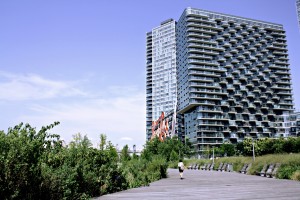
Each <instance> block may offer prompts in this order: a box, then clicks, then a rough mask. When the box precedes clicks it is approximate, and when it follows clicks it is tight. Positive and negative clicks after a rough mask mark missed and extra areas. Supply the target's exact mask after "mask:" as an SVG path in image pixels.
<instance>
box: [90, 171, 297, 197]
mask: <svg viewBox="0 0 300 200" xmlns="http://www.w3.org/2000/svg"><path fill="white" fill-rule="evenodd" d="M168 173H169V178H166V179H162V180H159V181H156V182H153V183H151V184H150V186H148V187H141V188H135V189H130V190H126V191H122V192H117V193H114V194H109V195H105V196H101V197H99V198H96V199H98V200H100V199H101V200H114V199H122V200H125V199H128V200H129V199H139V200H145V199H159V200H160V199H187V200H189V199H205V200H208V199H222V200H223V199H225V200H226V199H251V200H252V199H270V200H271V199H272V200H274V199H276V200H277V199H279V200H296V199H297V200H300V182H298V181H291V180H279V179H273V178H265V177H260V176H251V175H245V174H239V173H235V172H217V171H202V170H185V171H184V179H183V180H180V179H179V173H178V170H175V169H170V170H168Z"/></svg>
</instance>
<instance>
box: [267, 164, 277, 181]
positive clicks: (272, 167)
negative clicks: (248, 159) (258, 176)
mask: <svg viewBox="0 0 300 200" xmlns="http://www.w3.org/2000/svg"><path fill="white" fill-rule="evenodd" d="M274 167H275V165H274V164H270V165H269V168H268V170H267V172H266V177H267V178H271V176H272V172H273V170H274Z"/></svg>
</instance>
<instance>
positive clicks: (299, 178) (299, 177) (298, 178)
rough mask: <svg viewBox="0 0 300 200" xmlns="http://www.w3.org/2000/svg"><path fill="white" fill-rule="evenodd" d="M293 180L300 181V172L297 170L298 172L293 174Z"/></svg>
mask: <svg viewBox="0 0 300 200" xmlns="http://www.w3.org/2000/svg"><path fill="white" fill-rule="evenodd" d="M291 179H292V180H295V181H300V170H296V171H295V172H294V173H293V174H292V176H291Z"/></svg>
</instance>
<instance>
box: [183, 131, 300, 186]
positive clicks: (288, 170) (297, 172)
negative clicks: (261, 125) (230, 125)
mask: <svg viewBox="0 0 300 200" xmlns="http://www.w3.org/2000/svg"><path fill="white" fill-rule="evenodd" d="M253 146H254V152H255V161H254V162H253V157H252V155H253ZM205 153H206V154H207V155H208V156H210V157H211V155H212V149H209V150H208V151H207V152H205ZM214 153H215V158H218V159H215V160H214V162H215V169H216V167H217V166H219V164H220V163H231V164H233V170H234V171H240V170H241V169H242V167H243V166H244V164H245V163H252V166H251V168H250V170H249V172H248V173H249V174H253V175H254V174H257V173H259V172H260V171H261V170H262V169H263V166H264V165H265V164H267V165H269V164H275V163H280V164H281V166H280V168H279V170H278V172H277V174H276V177H277V178H280V179H292V180H298V181H300V138H299V137H298V138H292V137H291V138H279V139H271V138H264V139H259V140H256V141H252V139H249V138H248V139H245V140H244V141H243V142H241V143H238V144H236V145H233V144H223V145H221V146H220V147H218V148H214ZM185 162H186V165H187V166H189V165H191V164H196V163H197V164H198V165H204V164H205V163H211V162H212V160H211V159H201V160H198V159H190V160H186V161H185Z"/></svg>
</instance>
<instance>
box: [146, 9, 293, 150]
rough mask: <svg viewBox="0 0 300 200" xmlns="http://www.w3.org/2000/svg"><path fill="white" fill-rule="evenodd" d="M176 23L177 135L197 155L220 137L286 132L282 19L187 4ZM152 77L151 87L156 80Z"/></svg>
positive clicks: (288, 100) (288, 94)
mask: <svg viewBox="0 0 300 200" xmlns="http://www.w3.org/2000/svg"><path fill="white" fill-rule="evenodd" d="M175 24H176V68H177V70H176V73H177V74H176V78H177V102H178V103H177V112H178V113H179V114H180V115H181V116H183V117H182V123H183V125H184V126H183V127H181V129H178V130H182V131H183V133H178V134H181V135H183V136H185V137H186V138H189V139H190V141H191V142H192V143H193V145H194V146H195V150H196V151H197V152H198V153H200V154H201V152H202V151H205V150H206V149H207V148H209V147H210V146H218V145H221V144H223V143H224V142H226V141H228V142H231V143H237V142H241V141H243V139H244V138H246V137H252V138H263V137H281V136H283V137H286V136H288V132H289V127H286V126H285V124H286V120H288V119H287V117H286V116H289V115H290V114H291V113H293V111H294V105H293V98H292V88H291V75H290V68H289V63H288V53H287V43H286V35H285V31H284V29H283V26H282V25H280V24H276V23H270V22H264V21H259V20H254V19H249V18H243V17H238V16H232V15H227V14H222V13H216V12H211V11H205V10H201V9H194V8H187V9H185V10H184V12H183V14H182V15H181V17H180V19H179V20H178V22H177V23H174V25H175ZM153 37H154V34H153V31H152V38H153ZM152 40H153V39H152ZM152 45H153V41H152ZM154 49H155V48H153V46H152V52H153V50H154ZM152 58H153V56H152ZM152 64H153V59H152ZM154 72H155V70H154V68H152V77H153V76H154ZM152 81H153V82H152V91H153V88H154V86H155V87H156V86H158V85H156V84H158V83H159V84H161V83H160V82H159V81H157V80H156V79H154V78H152ZM159 96H160V94H157V96H156V97H155V98H156V99H159ZM153 97H154V92H152V98H153ZM158 102H159V101H154V100H153V99H152V103H153V104H152V106H153V105H155V104H157V103H158ZM158 106H160V105H158ZM158 106H157V107H158ZM158 110H160V109H156V110H154V109H153V110H152V112H153V113H154V112H155V111H158ZM155 116H156V115H155V114H152V117H155ZM153 119H154V118H153ZM277 125H278V126H277Z"/></svg>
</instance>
